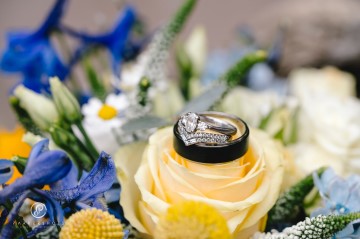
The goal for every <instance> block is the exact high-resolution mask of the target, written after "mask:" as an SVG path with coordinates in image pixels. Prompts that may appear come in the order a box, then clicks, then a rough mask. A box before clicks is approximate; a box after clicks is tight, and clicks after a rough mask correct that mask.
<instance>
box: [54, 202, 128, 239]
mask: <svg viewBox="0 0 360 239" xmlns="http://www.w3.org/2000/svg"><path fill="white" fill-rule="evenodd" d="M59 236H60V239H72V238H101V239H108V238H109V239H110V238H122V237H123V236H124V232H123V228H122V226H121V223H120V221H119V220H118V219H116V218H115V217H114V216H113V215H111V214H109V213H108V212H106V211H102V210H100V209H96V208H90V209H85V210H81V211H79V212H77V213H75V214H73V215H72V216H71V217H70V218H69V219H68V220H67V221H66V222H65V225H64V227H63V228H62V230H61V232H60V234H59Z"/></svg>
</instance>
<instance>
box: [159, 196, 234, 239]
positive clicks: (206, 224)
mask: <svg viewBox="0 0 360 239" xmlns="http://www.w3.org/2000/svg"><path fill="white" fill-rule="evenodd" d="M155 238H157V239H171V238H176V239H187V238H191V239H202V238H208V239H217V238H223V239H230V238H232V236H231V234H230V231H229V228H228V226H227V223H226V220H225V218H224V217H223V216H222V215H221V214H220V213H219V212H218V211H217V210H216V209H215V208H213V207H212V206H210V205H207V204H206V203H203V202H195V201H185V202H182V203H179V204H175V205H173V206H171V207H170V208H169V209H168V210H167V212H166V214H165V215H163V216H162V217H160V220H159V222H158V224H157V227H156V230H155Z"/></svg>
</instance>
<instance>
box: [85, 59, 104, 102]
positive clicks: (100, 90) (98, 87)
mask: <svg viewBox="0 0 360 239" xmlns="http://www.w3.org/2000/svg"><path fill="white" fill-rule="evenodd" d="M82 64H83V67H84V71H85V74H86V76H87V78H88V80H89V85H90V88H91V91H92V93H93V95H94V96H95V97H97V98H99V99H100V100H102V101H104V100H105V98H106V88H105V86H104V84H103V82H102V81H101V79H100V78H99V77H98V75H97V73H96V71H95V69H94V67H93V66H92V65H91V63H90V62H89V61H88V60H86V59H85V60H83V62H82Z"/></svg>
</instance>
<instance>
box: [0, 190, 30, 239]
mask: <svg viewBox="0 0 360 239" xmlns="http://www.w3.org/2000/svg"><path fill="white" fill-rule="evenodd" d="M29 193H30V192H26V193H24V194H23V195H21V197H20V198H19V200H18V201H16V202H15V203H14V205H13V207H12V209H11V211H10V213H9V216H8V222H7V223H6V224H5V226H4V228H2V230H1V234H0V238H1V239H12V238H14V237H13V232H14V231H13V226H14V221H15V218H16V217H17V216H18V213H19V210H20V208H21V206H22V205H23V202H24V201H25V199H26V198H27V196H28V194H29Z"/></svg>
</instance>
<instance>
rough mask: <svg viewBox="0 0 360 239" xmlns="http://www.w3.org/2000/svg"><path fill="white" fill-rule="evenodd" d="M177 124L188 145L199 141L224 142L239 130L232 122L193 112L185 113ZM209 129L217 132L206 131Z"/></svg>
mask: <svg viewBox="0 0 360 239" xmlns="http://www.w3.org/2000/svg"><path fill="white" fill-rule="evenodd" d="M177 125H178V132H179V133H180V137H181V139H182V140H183V141H184V143H185V144H186V145H187V146H188V145H192V144H197V143H206V144H224V143H226V142H228V140H229V139H230V137H231V135H234V134H236V131H237V129H236V127H235V126H233V125H232V124H230V123H227V122H225V121H223V120H220V119H217V118H215V117H212V116H208V115H206V114H201V113H193V112H188V113H186V114H183V115H182V116H181V117H180V118H179V121H178V124H177ZM207 129H210V130H212V131H215V132H217V133H210V132H204V131H205V130H207Z"/></svg>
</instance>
